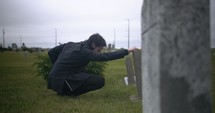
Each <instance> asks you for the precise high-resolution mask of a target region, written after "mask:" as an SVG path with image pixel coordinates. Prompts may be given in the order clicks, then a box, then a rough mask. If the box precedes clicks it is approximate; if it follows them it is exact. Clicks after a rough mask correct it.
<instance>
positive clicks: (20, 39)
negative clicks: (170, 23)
mask: <svg viewBox="0 0 215 113" xmlns="http://www.w3.org/2000/svg"><path fill="white" fill-rule="evenodd" d="M19 41H20V48H22V35H20V37H19Z"/></svg>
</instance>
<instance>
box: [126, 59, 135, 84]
mask: <svg viewBox="0 0 215 113" xmlns="http://www.w3.org/2000/svg"><path fill="white" fill-rule="evenodd" d="M126 70H127V76H128V84H129V85H130V84H134V83H135V81H134V68H133V63H132V60H131V57H126Z"/></svg>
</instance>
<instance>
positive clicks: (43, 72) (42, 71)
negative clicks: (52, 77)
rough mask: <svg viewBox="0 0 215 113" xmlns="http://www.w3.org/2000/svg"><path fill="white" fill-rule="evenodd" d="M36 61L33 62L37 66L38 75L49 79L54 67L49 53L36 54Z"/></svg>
mask: <svg viewBox="0 0 215 113" xmlns="http://www.w3.org/2000/svg"><path fill="white" fill-rule="evenodd" d="M35 59H36V62H35V63H34V64H33V65H34V66H36V68H37V75H38V76H42V77H43V79H44V80H46V81H48V75H49V72H50V70H51V68H52V63H51V61H50V59H49V57H48V55H41V54H36V57H35Z"/></svg>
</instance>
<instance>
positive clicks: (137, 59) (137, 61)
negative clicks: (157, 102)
mask: <svg viewBox="0 0 215 113" xmlns="http://www.w3.org/2000/svg"><path fill="white" fill-rule="evenodd" d="M132 54H133V61H134V72H135V76H136V85H137V93H138V98H139V99H142V82H141V81H142V77H141V74H142V72H141V51H140V50H135V51H133V53H132Z"/></svg>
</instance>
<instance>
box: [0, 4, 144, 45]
mask: <svg viewBox="0 0 215 113" xmlns="http://www.w3.org/2000/svg"><path fill="white" fill-rule="evenodd" d="M141 7H142V0H0V29H1V32H0V34H1V35H0V43H2V42H3V41H2V40H3V39H2V29H3V28H4V29H5V40H6V47H7V46H8V45H9V44H11V43H17V44H18V46H19V45H20V42H24V43H25V44H26V46H29V47H31V46H34V47H35V46H37V47H38V46H42V47H54V45H55V28H56V29H57V31H58V32H57V33H58V42H61V43H65V42H68V41H74V42H78V41H83V40H85V39H87V38H88V37H89V36H90V35H92V34H93V33H100V34H101V35H102V36H103V37H104V38H105V39H106V41H107V43H113V41H114V28H115V29H116V35H115V36H116V46H117V47H118V48H120V47H125V48H127V40H128V38H127V37H128V21H127V19H129V20H130V41H131V42H130V47H132V46H137V47H140V16H141V15H140V14H141ZM20 37H22V38H20Z"/></svg>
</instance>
